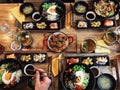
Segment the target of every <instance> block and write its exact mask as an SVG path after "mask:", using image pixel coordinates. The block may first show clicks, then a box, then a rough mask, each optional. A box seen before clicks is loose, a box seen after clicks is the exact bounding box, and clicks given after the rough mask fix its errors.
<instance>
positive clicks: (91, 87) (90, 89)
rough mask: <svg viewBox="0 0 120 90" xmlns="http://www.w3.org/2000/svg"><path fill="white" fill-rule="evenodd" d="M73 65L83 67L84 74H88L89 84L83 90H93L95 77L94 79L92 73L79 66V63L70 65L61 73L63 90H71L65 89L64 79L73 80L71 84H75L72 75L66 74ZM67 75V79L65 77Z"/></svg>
mask: <svg viewBox="0 0 120 90" xmlns="http://www.w3.org/2000/svg"><path fill="white" fill-rule="evenodd" d="M75 65H78V66H83V67H85V72H86V73H88V74H89V83H88V85H87V87H86V88H85V89H84V90H93V88H94V86H95V81H96V79H95V77H94V74H93V73H92V71H91V70H90V69H89V68H88V67H87V66H86V65H84V64H79V63H76V64H71V65H69V66H67V67H66V68H65V70H64V71H63V73H62V85H63V87H64V89H65V90H72V89H71V88H69V87H67V85H66V84H65V81H66V80H65V78H68V79H69V80H73V81H72V83H75V80H74V75H73V74H71V73H66V71H67V70H68V69H70V68H73V67H74V66H75ZM66 75H67V77H66Z"/></svg>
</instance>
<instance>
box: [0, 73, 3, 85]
mask: <svg viewBox="0 0 120 90" xmlns="http://www.w3.org/2000/svg"><path fill="white" fill-rule="evenodd" d="M2 75H3V73H0V84H1V83H2Z"/></svg>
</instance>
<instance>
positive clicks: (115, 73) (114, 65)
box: [58, 59, 119, 90]
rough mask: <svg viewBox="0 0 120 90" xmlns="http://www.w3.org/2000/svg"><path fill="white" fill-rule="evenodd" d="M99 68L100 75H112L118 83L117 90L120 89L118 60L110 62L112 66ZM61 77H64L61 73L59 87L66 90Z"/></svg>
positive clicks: (95, 89)
mask: <svg viewBox="0 0 120 90" xmlns="http://www.w3.org/2000/svg"><path fill="white" fill-rule="evenodd" d="M64 61H65V60H64ZM64 61H63V62H64ZM64 63H65V62H64ZM65 65H66V64H65ZM65 67H66V66H63V67H62V70H64V68H65ZM97 68H98V70H99V71H100V73H108V74H111V75H112V76H113V77H114V78H115V80H116V82H117V83H116V90H118V89H119V83H118V82H119V75H118V66H117V60H116V59H112V60H110V66H97ZM60 72H62V71H60ZM61 76H62V73H60V74H59V76H58V87H59V90H64V88H63V86H62V82H61V79H62V77H61ZM93 90H98V88H97V86H95V88H94V89H93Z"/></svg>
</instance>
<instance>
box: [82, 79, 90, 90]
mask: <svg viewBox="0 0 120 90" xmlns="http://www.w3.org/2000/svg"><path fill="white" fill-rule="evenodd" d="M88 83H89V79H88V78H85V79H84V80H83V82H82V85H83V87H84V89H85V88H86V87H87V86H88Z"/></svg>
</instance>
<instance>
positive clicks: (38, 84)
mask: <svg viewBox="0 0 120 90" xmlns="http://www.w3.org/2000/svg"><path fill="white" fill-rule="evenodd" d="M40 71H41V72H45V71H44V70H43V69H37V70H36V81H35V90H48V88H49V86H50V83H51V80H50V79H49V78H48V77H47V73H42V74H40ZM40 75H43V76H45V77H43V78H42V79H41V80H40Z"/></svg>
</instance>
